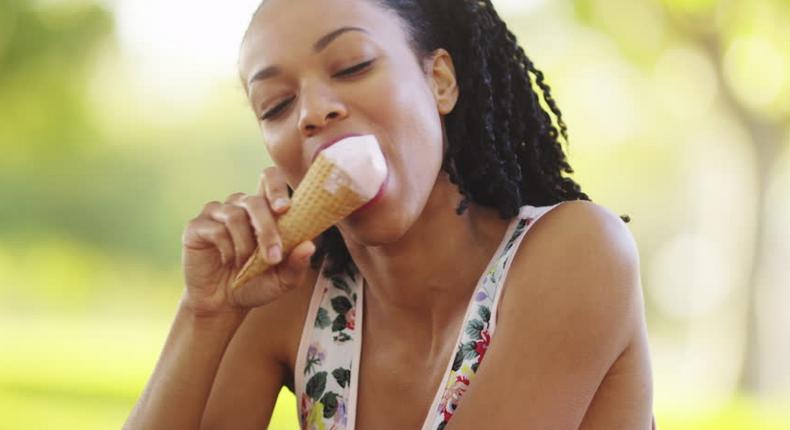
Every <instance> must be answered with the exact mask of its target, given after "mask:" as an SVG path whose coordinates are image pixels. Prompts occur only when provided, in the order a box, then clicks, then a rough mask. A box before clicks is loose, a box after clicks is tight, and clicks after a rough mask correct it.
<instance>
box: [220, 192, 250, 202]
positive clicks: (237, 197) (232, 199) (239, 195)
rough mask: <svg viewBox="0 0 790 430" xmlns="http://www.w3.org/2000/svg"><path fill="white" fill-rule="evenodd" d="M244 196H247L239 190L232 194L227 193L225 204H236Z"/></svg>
mask: <svg viewBox="0 0 790 430" xmlns="http://www.w3.org/2000/svg"><path fill="white" fill-rule="evenodd" d="M246 196H247V194H245V193H241V192H239V193H233V194H231V195H229V196H228V198H226V199H225V204H236V203H238V202H239V201H241V199H243V198H244V197H246Z"/></svg>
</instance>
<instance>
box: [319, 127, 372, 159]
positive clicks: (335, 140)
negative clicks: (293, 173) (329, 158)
mask: <svg viewBox="0 0 790 430" xmlns="http://www.w3.org/2000/svg"><path fill="white" fill-rule="evenodd" d="M355 136H362V135H361V134H358V133H348V134H344V135H341V136H338V137H336V138H334V139H332V140H328V141H326V142H324V143H322V144H321V146H319V147H318V149H316V151H315V153H314V154H313V158H311V159H310V164H312V163H313V162H314V161H315V159H316V157H318V154H320V153H321V151H323V150H324V149H326V148H329V147H330V146H332V145H334V144H336V143H337V142H340V141H341V140H343V139H346V138H349V137H355Z"/></svg>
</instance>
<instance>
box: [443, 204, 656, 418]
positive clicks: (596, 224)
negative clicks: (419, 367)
mask: <svg viewBox="0 0 790 430" xmlns="http://www.w3.org/2000/svg"><path fill="white" fill-rule="evenodd" d="M503 288H504V290H503V293H502V294H503V295H502V297H501V303H500V305H499V312H498V318H497V329H496V334H495V335H494V336H493V337H492V340H491V344H490V346H489V348H488V351H487V352H486V355H485V360H484V361H483V362H482V363H481V365H480V367H479V369H478V373H477V376H476V377H475V381H474V383H473V384H471V385H470V387H469V390H468V391H467V393H466V395H465V397H464V401H463V403H462V405H461V406H460V407H459V408H458V410H457V412H456V415H455V416H454V417H453V421H452V422H451V423H450V425H448V427H447V429H448V430H460V429H473V428H480V427H481V426H488V427H492V428H510V427H513V426H516V427H517V426H519V425H520V424H523V423H525V422H528V423H530V425H531V426H533V427H534V428H579V427H580V426H582V425H583V424H584V428H649V424H650V408H651V405H650V398H649V397H648V396H641V397H638V400H637V397H636V396H635V394H636V393H637V391H640V390H641V391H642V392H644V391H645V389H644V386H645V384H646V383H647V382H649V368H644V367H643V368H642V370H639V373H640V375H637V376H638V377H629V378H628V379H629V380H630V381H637V379H638V378H641V379H639V383H640V384H642V387H639V386H637V385H638V384H633V385H632V386H630V387H629V388H622V386H621V387H618V388H617V390H616V391H617V393H618V394H617V398H618V399H620V400H621V401H618V402H614V403H612V405H610V406H607V407H605V408H601V412H600V414H599V416H601V417H605V418H601V419H600V420H599V421H601V422H604V421H605V422H606V425H603V426H597V427H590V426H589V425H588V424H587V422H586V421H587V420H585V416H586V415H587V412H588V410H589V409H590V407H591V404H592V403H593V399H594V398H595V397H596V393H597V392H598V390H599V388H601V387H602V384H603V383H604V380H605V379H606V378H607V375H608V374H610V372H611V369H612V367H613V365H614V364H615V363H616V362H617V361H618V359H619V358H620V357H623V356H625V355H626V354H625V353H626V351H627V350H629V348H630V346H631V345H632V344H633V343H635V342H636V341H637V340H639V339H640V338H643V327H644V325H643V313H644V310H643V303H642V302H643V300H642V295H641V287H640V282H639V257H638V251H637V247H636V243H635V241H634V239H633V236H632V235H631V233H630V231H629V230H628V228H627V226H626V224H625V223H624V222H623V221H622V220H621V219H620V218H619V216H617V215H616V214H615V213H613V212H612V211H611V210H609V209H607V208H605V207H602V206H600V205H597V204H595V203H591V202H586V201H571V202H564V203H563V204H561V205H559V206H557V207H555V208H553V209H552V210H550V211H549V212H547V213H545V214H544V215H543V216H542V217H540V218H539V219H537V220H535V221H534V223H533V224H532V225H531V227H530V230H529V231H527V233H526V235H525V236H524V239H523V240H522V242H521V244H520V246H519V248H518V250H517V251H516V254H515V256H514V260H513V263H512V264H511V268H510V271H509V274H508V278H507V280H506V283H505V285H504V287H503ZM643 382H644V383H643ZM632 387H633V388H632ZM629 402H630V403H629ZM637 403H638V404H637ZM626 405H628V406H626ZM493 409H496V410H498V411H502V413H499V414H494V416H493V417H491V414H486V413H485V411H490V410H493ZM603 409H606V410H603ZM483 416H485V417H486V419H485V420H482V418H480V417H483ZM626 422H627V423H630V424H626Z"/></svg>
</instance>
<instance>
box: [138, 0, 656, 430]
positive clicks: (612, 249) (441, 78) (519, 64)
mask: <svg viewBox="0 0 790 430" xmlns="http://www.w3.org/2000/svg"><path fill="white" fill-rule="evenodd" d="M239 66H240V74H241V78H242V82H243V85H244V87H245V89H246V91H247V95H248V97H249V100H250V102H251V104H252V108H253V110H254V112H255V115H256V116H257V117H258V118H259V124H260V129H261V133H262V135H263V138H264V141H265V142H266V145H267V149H268V151H269V154H270V156H271V159H272V160H273V161H274V164H275V166H276V167H271V168H269V169H267V170H266V171H265V172H264V174H263V175H262V178H261V182H260V184H259V193H258V194H257V195H245V194H243V193H235V194H232V195H231V196H230V197H228V199H226V200H225V201H224V202H223V203H220V202H211V203H208V204H207V205H206V206H205V207H204V209H203V210H202V212H201V213H200V214H199V215H198V216H197V217H196V218H195V219H193V220H192V221H191V222H190V223H189V224H188V226H187V228H186V230H185V232H184V236H183V244H184V249H183V252H184V257H183V265H184V272H185V281H186V288H185V292H184V295H183V298H182V300H181V303H180V306H179V309H178V312H177V314H176V318H175V321H174V323H173V326H172V329H171V332H170V335H169V337H168V339H167V342H166V344H165V347H164V349H163V351H162V355H161V358H160V360H159V363H158V364H157V367H156V369H155V371H154V373H153V376H152V377H151V380H150V381H149V384H148V385H147V387H146V389H145V391H144V393H143V394H142V396H141V398H140V400H139V402H138V404H137V406H136V407H135V410H134V411H133V412H132V414H131V416H130V417H129V420H128V422H127V426H126V428H130V429H132V428H135V429H136V428H168V429H180V428H184V429H187V428H199V427H200V428H232V429H244V428H264V427H266V425H267V424H268V421H269V418H270V415H271V411H272V408H273V405H274V402H275V400H276V398H277V394H278V392H279V390H280V388H281V387H282V386H283V385H286V386H288V387H289V388H290V389H291V390H292V391H294V392H295V393H296V394H297V396H298V397H297V400H298V402H299V405H298V411H299V416H300V420H301V424H302V426H303V427H305V428H317V429H324V428H326V429H330V428H335V429H351V428H359V429H390V428H391V429H419V428H423V429H442V428H445V429H447V430H461V429H478V428H481V427H486V428H494V429H500V428H503V429H504V428H526V429H531V428H534V429H543V428H552V429H576V428H584V429H647V428H650V426H651V417H652V413H651V402H652V384H651V370H650V360H649V353H648V346H647V340H646V338H647V336H646V328H645V321H644V310H643V299H642V294H641V289H640V285H639V259H638V253H637V248H636V245H635V243H634V241H633V239H632V236H631V234H630V233H629V231H628V229H627V228H626V226H625V224H624V223H623V222H622V221H621V220H620V219H619V218H618V217H617V216H616V215H614V214H613V213H612V212H611V211H609V210H608V209H606V208H603V207H601V206H599V205H596V204H593V203H591V202H589V198H588V197H587V195H585V194H584V193H582V192H581V190H580V188H579V187H578V185H577V184H575V183H574V182H573V181H572V180H571V179H568V178H565V177H563V176H562V175H561V174H562V172H563V171H564V172H567V173H572V170H571V168H570V166H569V165H568V164H567V162H566V158H565V155H564V153H563V151H562V147H561V142H560V137H562V138H566V132H565V125H564V123H563V121H562V117H561V114H560V111H559V109H558V108H557V106H556V104H555V102H554V100H553V99H552V97H551V94H550V92H549V88H548V86H547V85H546V84H544V82H543V76H542V74H541V73H540V72H539V71H538V70H537V69H536V68H535V67H534V66H533V65H532V63H531V61H530V60H529V59H528V58H527V57H526V56H525V55H524V53H523V51H522V50H521V48H519V47H518V45H517V44H516V40H515V37H514V36H513V35H512V33H510V32H509V31H508V30H507V28H506V27H505V24H504V23H503V22H502V21H501V19H500V18H499V16H498V15H497V13H496V12H495V10H494V8H493V6H492V5H491V3H490V2H489V1H487V0H486V1H473V0H321V1H317V0H266V1H264V2H263V3H262V5H261V6H260V7H259V9H258V11H256V13H255V15H254V17H253V19H252V22H251V24H250V27H249V29H248V31H247V34H246V35H245V38H244V41H243V44H242V49H241V56H240V64H239ZM532 76H534V79H535V85H533V82H532V81H531V77H532ZM537 89H539V92H540V93H542V96H539V95H538V93H536V90H537ZM541 97H542V98H543V100H542V101H543V102H544V104H545V105H546V106H547V107H548V110H550V111H551V112H552V113H553V114H554V115H555V116H556V118H557V123H558V128H559V131H558V129H557V127H555V126H554V125H553V124H552V121H551V117H550V116H549V113H548V112H547V111H545V110H543V108H542V107H541V100H540V98H541ZM349 134H373V135H375V136H376V138H377V140H378V142H379V144H380V148H381V150H382V153H383V154H384V157H385V159H386V163H387V165H388V167H389V178H388V180H387V181H386V183H385V185H384V187H383V189H382V192H381V196H380V198H379V199H377V200H376V202H375V203H374V204H372V205H369V206H367V207H365V208H363V209H362V210H360V211H357V212H355V213H353V214H352V215H351V216H349V217H348V218H346V219H344V220H343V221H341V222H340V223H338V224H337V226H336V227H333V228H332V229H331V230H329V231H328V232H327V233H325V234H324V235H322V236H321V237H320V239H319V240H317V244H318V247H317V249H316V246H315V245H314V244H313V243H312V242H305V243H302V244H300V245H299V246H298V247H296V248H295V249H294V250H293V251H292V252H291V253H290V254H289V255H282V254H283V253H282V249H281V245H280V238H279V235H278V233H277V231H276V227H275V222H274V220H275V219H276V218H277V217H278V216H279V215H281V214H282V213H284V212H285V211H287V209H288V188H289V187H290V188H295V187H296V186H297V185H298V184H299V183H300V181H301V179H302V178H303V177H304V174H305V172H306V171H307V169H308V167H309V166H310V163H311V161H312V159H313V157H314V155H315V154H316V153H317V151H318V150H320V149H321V148H322V147H325V146H326V145H327V144H330V143H331V142H334V141H336V140H337V139H339V138H342V137H344V136H347V135H349ZM626 222H627V220H626ZM256 244H259V245H260V246H261V247H265V249H266V250H268V254H267V255H268V256H269V259H270V262H271V263H273V264H276V266H275V267H274V268H273V269H271V270H270V271H268V272H267V273H265V274H264V275H262V276H260V277H259V278H258V279H255V280H253V281H250V282H249V283H248V284H247V285H244V286H242V287H240V288H239V289H237V290H230V287H229V282H230V281H231V280H232V279H233V277H234V276H235V274H236V273H238V271H239V269H240V267H241V266H242V265H243V263H244V261H245V260H246V259H247V258H248V257H249V256H250V255H251V254H252V252H253V250H254V248H255V246H256ZM363 293H364V294H363ZM363 339H364V342H363Z"/></svg>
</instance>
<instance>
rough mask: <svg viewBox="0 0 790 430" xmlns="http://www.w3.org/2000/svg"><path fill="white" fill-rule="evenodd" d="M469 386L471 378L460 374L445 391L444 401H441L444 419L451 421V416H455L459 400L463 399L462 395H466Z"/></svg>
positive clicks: (440, 406)
mask: <svg viewBox="0 0 790 430" xmlns="http://www.w3.org/2000/svg"><path fill="white" fill-rule="evenodd" d="M468 387H469V378H467V377H466V376H464V375H458V376H456V377H455V382H454V383H453V385H452V386H451V387H450V388H448V389H446V390H445V391H444V395H443V396H442V401H441V402H439V409H440V410H441V413H442V420H443V421H445V422H447V421H450V417H452V416H453V414H454V413H455V409H456V408H457V407H458V402H460V401H461V396H463V395H464V393H465V392H466V389H467V388H468Z"/></svg>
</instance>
